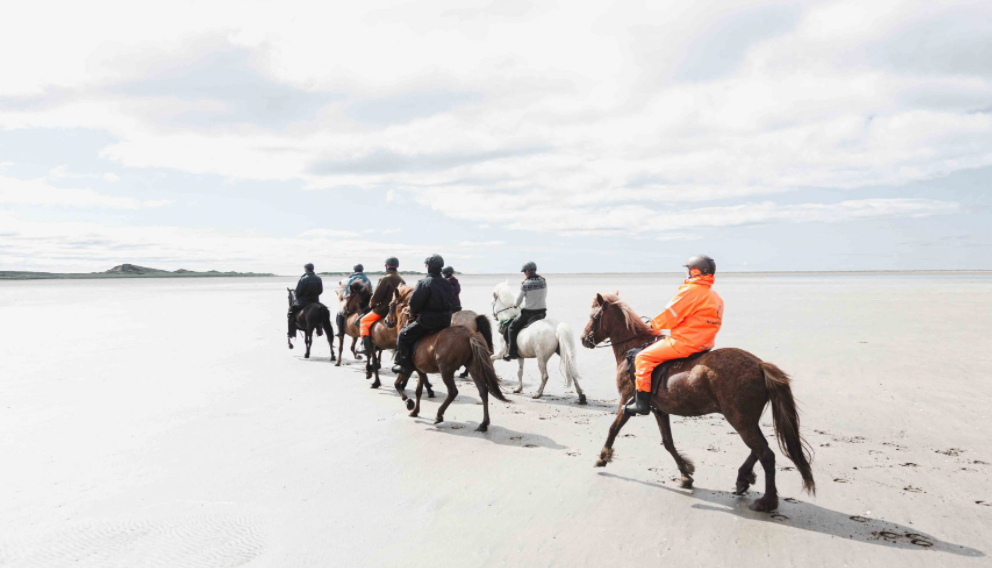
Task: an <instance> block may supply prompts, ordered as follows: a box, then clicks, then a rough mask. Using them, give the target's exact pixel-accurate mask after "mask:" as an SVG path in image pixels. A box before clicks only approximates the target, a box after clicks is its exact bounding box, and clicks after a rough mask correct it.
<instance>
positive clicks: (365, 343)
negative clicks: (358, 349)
mask: <svg viewBox="0 0 992 568" xmlns="http://www.w3.org/2000/svg"><path fill="white" fill-rule="evenodd" d="M362 349H364V350H365V356H366V357H368V358H370V359H371V358H372V349H373V347H372V336H371V335H363V336H362Z"/></svg>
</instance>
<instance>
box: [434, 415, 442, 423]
mask: <svg viewBox="0 0 992 568" xmlns="http://www.w3.org/2000/svg"><path fill="white" fill-rule="evenodd" d="M442 422H444V417H443V416H438V417H437V418H435V419H434V423H435V424H440V423H442Z"/></svg>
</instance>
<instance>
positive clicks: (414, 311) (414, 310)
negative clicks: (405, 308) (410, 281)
mask: <svg viewBox="0 0 992 568" xmlns="http://www.w3.org/2000/svg"><path fill="white" fill-rule="evenodd" d="M430 297H431V287H430V286H424V285H423V284H420V283H418V284H417V287H416V288H414V289H413V295H412V296H410V315H411V316H417V315H420V310H422V309H424V305H425V304H427V300H428V299H430Z"/></svg>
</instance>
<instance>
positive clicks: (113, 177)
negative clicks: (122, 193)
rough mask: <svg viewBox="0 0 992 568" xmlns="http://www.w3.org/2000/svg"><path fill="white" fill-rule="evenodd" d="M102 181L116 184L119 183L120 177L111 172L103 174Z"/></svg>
mask: <svg viewBox="0 0 992 568" xmlns="http://www.w3.org/2000/svg"><path fill="white" fill-rule="evenodd" d="M103 179H104V180H105V181H109V182H110V183H117V182H119V181H120V180H121V178H120V176H118V175H117V174H115V173H113V172H107V173H105V174H103Z"/></svg>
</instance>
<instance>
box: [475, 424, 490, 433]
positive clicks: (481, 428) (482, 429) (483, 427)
mask: <svg viewBox="0 0 992 568" xmlns="http://www.w3.org/2000/svg"><path fill="white" fill-rule="evenodd" d="M488 430H489V426H488V425H487V424H479V427H478V428H476V429H475V431H476V432H486V431H488Z"/></svg>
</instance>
